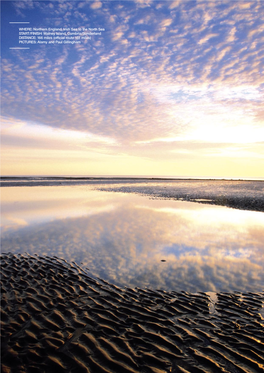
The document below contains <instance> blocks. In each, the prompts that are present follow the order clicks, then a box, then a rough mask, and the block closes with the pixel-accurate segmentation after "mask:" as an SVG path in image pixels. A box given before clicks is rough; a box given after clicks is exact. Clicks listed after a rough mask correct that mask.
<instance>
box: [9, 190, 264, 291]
mask: <svg viewBox="0 0 264 373" xmlns="http://www.w3.org/2000/svg"><path fill="white" fill-rule="evenodd" d="M137 198H139V197H137ZM142 201H143V199H142ZM163 202H164V203H165V204H166V203H168V204H169V203H170V204H171V201H147V200H146V199H144V203H143V202H142V204H143V207H140V204H139V203H137V207H136V208H135V207H134V206H133V203H132V202H131V203H130V204H129V203H127V204H126V205H119V206H118V205H115V208H114V209H112V210H109V211H100V212H98V213H97V214H95V215H93V216H85V217H78V218H76V217H75V218H67V219H63V220H57V221H53V222H49V223H45V224H40V225H38V226H36V227H34V228H30V227H27V228H25V229H22V230H18V231H17V232H16V231H15V232H12V233H11V232H10V233H9V234H8V232H6V234H4V235H3V239H2V249H3V251H5V252H6V251H12V252H24V251H27V252H29V253H30V254H33V253H38V254H41V255H56V256H59V257H62V258H65V259H66V260H68V261H76V262H77V263H79V264H81V263H82V266H84V267H89V268H90V271H91V273H92V274H93V275H95V276H99V277H102V278H104V279H107V280H109V281H111V282H114V283H116V284H119V285H122V286H125V285H128V286H149V287H153V288H165V289H180V290H188V291H209V290H210V291H215V290H240V291H244V290H248V291H260V290H262V289H263V286H264V274H263V273H264V271H263V269H264V261H263V241H264V232H263V229H262V231H261V226H256V227H255V228H254V226H253V225H252V228H251V227H250V228H249V229H247V227H244V231H243V230H241V229H238V230H236V227H235V226H230V225H228V224H227V225H223V224H219V225H218V227H217V226H216V225H215V227H214V228H213V229H210V221H208V222H207V225H204V226H203V225H202V224H199V221H198V222H197V221H195V219H193V220H192V219H191V218H190V217H191V214H190V212H191V211H194V212H197V211H199V209H198V207H197V208H195V209H194V210H191V209H190V210H189V217H188V214H187V213H185V214H182V211H183V208H182V207H181V208H180V209H179V213H178V214H176V213H174V214H170V213H169V214H168V213H167V212H166V211H161V210H158V209H157V208H156V209H155V208H154V209H153V210H152V211H150V208H149V206H150V205H151V204H152V203H154V205H155V206H154V207H157V204H159V205H161V204H162V203H163ZM146 204H147V205H148V208H146ZM176 205H177V203H175V206H176ZM189 205H191V204H189ZM196 206H197V205H196ZM218 209H219V208H218ZM220 209H221V208H220ZM215 213H216V210H215ZM241 213H243V212H241ZM200 214H202V210H201V211H200ZM202 227H203V229H201V228H202ZM258 227H259V229H258ZM262 227H263V226H262ZM256 232H257V235H255V233H256ZM161 260H166V262H161Z"/></svg>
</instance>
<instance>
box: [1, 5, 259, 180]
mask: <svg viewBox="0 0 264 373" xmlns="http://www.w3.org/2000/svg"><path fill="white" fill-rule="evenodd" d="M1 8H2V26H1V27H2V68H1V72H2V78H1V79H2V136H1V140H2V173H3V174H10V175H11V174H51V175H53V174H72V175H74V174H85V175H89V174H123V175H124V174H129V175H137V174H138V175H148V174H151V175H155V174H156V175H174V176H177V175H178V176H180V175H189V176H209V177H214V176H218V177H220V176H222V177H225V176H228V177H261V176H262V177H264V174H263V172H264V171H263V170H264V161H263V160H264V150H263V149H264V110H263V107H264V106H263V91H264V71H263V65H264V64H263V61H264V2H263V1H260V0H255V1H241V0H240V1H230V0H229V1H225V0H224V1H222V0H215V1H203V0H201V1H198V0H197V1H183V0H177V1H143V0H142V1H141V0H140V1H95V2H94V1H86V2H79V1H2V2H1ZM19 22H23V24H22V23H19ZM19 27H32V28H33V27H34V28H86V29H87V28H97V29H98V28H101V29H103V30H105V31H102V32H101V35H92V36H91V39H87V40H84V41H82V42H81V43H79V44H64V43H62V44H53V45H52V44H19V36H18V35H19V34H18V32H19ZM22 47H24V48H27V49H18V48H22Z"/></svg>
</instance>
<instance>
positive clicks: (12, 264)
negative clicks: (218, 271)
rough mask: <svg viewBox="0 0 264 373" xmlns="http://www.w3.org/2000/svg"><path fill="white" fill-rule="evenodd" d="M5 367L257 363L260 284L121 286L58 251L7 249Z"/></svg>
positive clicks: (260, 354) (246, 366) (139, 368)
mask: <svg viewBox="0 0 264 373" xmlns="http://www.w3.org/2000/svg"><path fill="white" fill-rule="evenodd" d="M1 272H2V275H1V288H2V294H1V298H2V299H1V302H2V309H1V312H2V314H1V340H2V347H1V349H2V351H1V355H2V372H42V373H43V372H53V371H56V372H94V373H97V372H104V373H105V372H115V373H116V372H146V373H147V372H154V373H158V372H160V373H161V372H261V371H263V369H264V312H263V307H264V293H263V292H262V293H241V292H237V293H195V294H192V293H186V292H174V291H171V292H165V291H159V290H156V291H153V290H149V289H140V288H135V289H131V288H123V289H122V288H119V287H117V286H114V285H111V284H109V283H107V282H105V281H103V280H101V279H93V278H91V277H89V276H88V275H87V273H86V272H85V271H83V270H82V269H81V268H80V267H78V266H77V265H75V264H69V263H67V262H65V261H64V260H61V259H58V258H56V257H39V256H29V255H26V254H25V255H13V254H3V255H2V257H1Z"/></svg>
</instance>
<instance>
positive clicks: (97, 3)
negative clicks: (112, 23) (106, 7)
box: [90, 1, 102, 9]
mask: <svg viewBox="0 0 264 373" xmlns="http://www.w3.org/2000/svg"><path fill="white" fill-rule="evenodd" d="M101 7H102V3H101V1H95V2H94V3H92V4H91V5H90V8H91V9H100V8H101Z"/></svg>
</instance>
